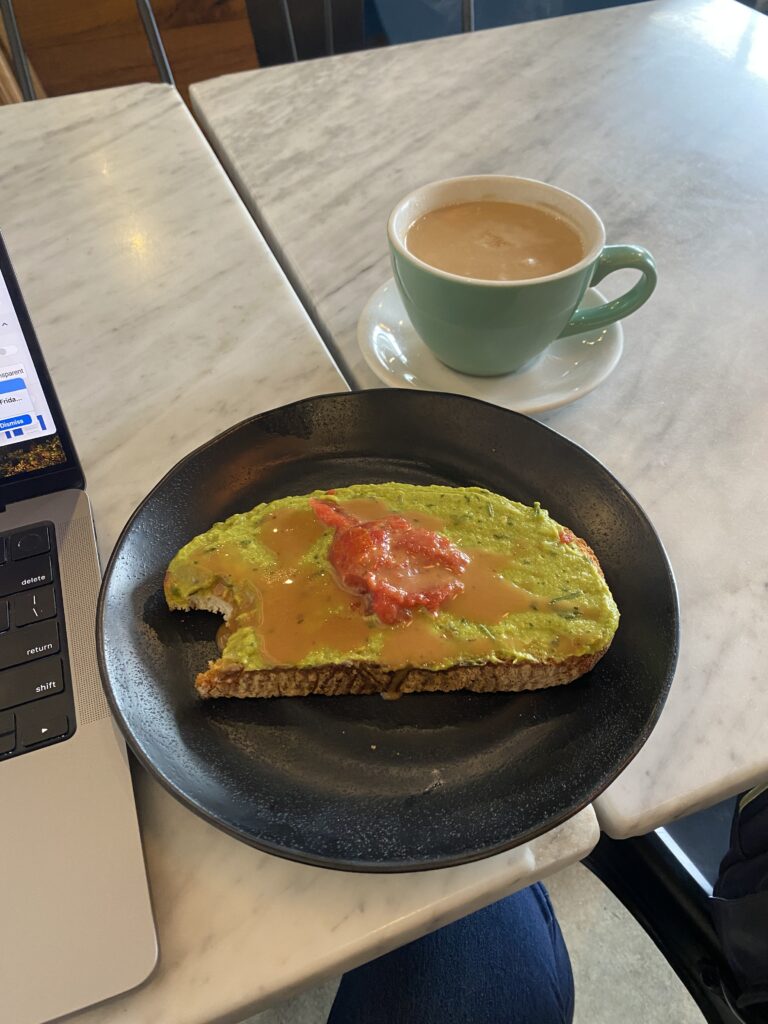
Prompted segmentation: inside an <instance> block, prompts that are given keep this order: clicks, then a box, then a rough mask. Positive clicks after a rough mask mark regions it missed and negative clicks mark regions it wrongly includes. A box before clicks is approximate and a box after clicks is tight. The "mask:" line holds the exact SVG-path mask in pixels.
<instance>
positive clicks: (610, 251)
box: [558, 245, 656, 338]
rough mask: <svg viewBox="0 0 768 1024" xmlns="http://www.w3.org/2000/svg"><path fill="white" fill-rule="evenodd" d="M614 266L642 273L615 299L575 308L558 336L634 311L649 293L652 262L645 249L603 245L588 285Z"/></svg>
mask: <svg viewBox="0 0 768 1024" xmlns="http://www.w3.org/2000/svg"><path fill="white" fill-rule="evenodd" d="M614 270H639V271H640V273H641V274H642V275H643V276H642V277H641V278H640V280H639V281H638V282H637V284H636V285H634V287H632V288H630V289H629V291H628V292H625V293H624V294H623V295H620V296H619V297H618V299H612V300H611V301H610V302H604V303H603V305H602V306H592V307H590V308H586V309H577V310H576V312H575V313H574V314H573V316H572V317H571V319H570V320H569V321H568V323H567V324H566V325H565V327H564V328H563V329H562V331H561V332H560V334H559V335H558V337H560V338H567V337H568V336H569V335H571V334H586V333H588V332H589V331H599V330H600V329H601V328H603V327H607V326H608V325H609V324H612V323H614V322H615V321H616V320H621V319H622V318H623V317H625V316H629V314H630V313H634V312H635V310H636V309H639V308H640V307H641V306H642V304H643V303H644V302H646V301H647V300H648V299H649V298H650V297H651V293H652V292H653V289H654V288H655V287H656V264H655V263H654V261H653V256H651V254H650V253H649V252H648V250H647V249H643V248H641V247H640V246H639V245H606V246H605V248H604V249H603V251H602V252H601V253H600V256H599V258H598V261H597V263H596V264H595V269H594V273H593V274H592V280H591V281H590V282H589V284H590V287H592V286H593V285H596V284H599V283H600V282H601V281H602V280H603V278H604V277H607V276H608V274H612V273H613V271H614Z"/></svg>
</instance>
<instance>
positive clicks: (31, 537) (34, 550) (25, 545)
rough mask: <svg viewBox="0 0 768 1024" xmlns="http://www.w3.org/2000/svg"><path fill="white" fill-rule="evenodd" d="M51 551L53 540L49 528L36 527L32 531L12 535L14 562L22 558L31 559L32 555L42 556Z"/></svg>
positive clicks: (12, 556)
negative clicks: (49, 534)
mask: <svg viewBox="0 0 768 1024" xmlns="http://www.w3.org/2000/svg"><path fill="white" fill-rule="evenodd" d="M50 550H51V539H50V537H49V536H48V527H47V526H35V527H34V528H33V529H31V530H24V531H22V532H19V533H12V534H11V558H12V559H13V560H14V562H17V561H18V560H19V559H21V558H31V557H32V555H42V554H43V553H44V552H46V551H50Z"/></svg>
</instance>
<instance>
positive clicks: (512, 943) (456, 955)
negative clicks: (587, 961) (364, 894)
mask: <svg viewBox="0 0 768 1024" xmlns="http://www.w3.org/2000/svg"><path fill="white" fill-rule="evenodd" d="M572 1017H573V976H572V974H571V967H570V961H569V959H568V953H567V951H566V948H565V943H564V942H563V938H562V935H561V933H560V929H559V926H558V924H557V920H556V919H555V916H554V913H553V911H552V908H551V905H550V904H549V899H548V897H547V895H546V892H545V890H544V889H543V887H532V888H530V889H525V890H523V891H522V892H520V893H516V894H515V895H514V896H510V897H508V898H507V899H505V900H501V901H500V902H499V903H495V904H493V905H492V906H490V907H486V908H485V909H484V910H481V911H478V912H477V913H475V914H471V915H470V916H469V917H466V918H463V919H462V920H460V921H456V922H454V923H453V924H451V925H448V926H446V927H445V928H441V929H440V930H439V931H437V932H433V933H432V934H430V935H426V936H425V937H424V938H423V939H418V940H417V941H416V942H413V943H410V944H409V945H408V946H404V947H402V948H401V949H398V950H395V951H394V952H393V953H390V954H388V955H387V956H384V957H380V958H379V959H378V960H374V961H372V962H371V963H370V964H366V965H365V966H363V967H360V968H358V969H357V970H356V971H352V972H350V973H349V974H347V975H345V977H344V978H343V979H342V983H341V986H340V988H339V993H338V995H337V997H336V1001H335V1002H334V1006H333V1009H332V1011H331V1016H330V1018H329V1024H414V1022H416V1021H418V1022H419V1024H465V1022H466V1024H570V1021H571V1020H572Z"/></svg>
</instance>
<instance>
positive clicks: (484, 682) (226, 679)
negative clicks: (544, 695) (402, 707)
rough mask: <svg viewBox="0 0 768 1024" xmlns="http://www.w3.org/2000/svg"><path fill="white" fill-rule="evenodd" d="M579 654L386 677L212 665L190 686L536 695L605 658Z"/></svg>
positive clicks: (232, 692)
mask: <svg viewBox="0 0 768 1024" xmlns="http://www.w3.org/2000/svg"><path fill="white" fill-rule="evenodd" d="M605 650H607V648H605V649H604V650H602V651H599V652H598V653H597V654H584V655H580V656H578V657H571V658H566V659H564V660H563V661H557V662H555V661H553V662H484V663H482V664H479V665H455V666H453V667H452V668H443V669H439V670H437V671H430V670H428V669H423V668H411V669H398V670H397V671H388V670H386V669H383V668H381V667H380V666H377V665H364V664H349V665H321V666H319V667H318V668H262V669H258V670H256V671H246V670H244V669H243V668H242V667H241V666H240V665H237V664H232V663H227V662H223V661H218V662H211V665H210V667H209V668H208V671H207V672H201V673H200V674H199V675H198V677H197V679H196V680H195V686H196V688H197V692H198V693H199V694H200V696H201V697H203V698H209V697H309V696H312V695H317V696H322V697H342V696H348V695H350V694H370V693H383V694H391V695H392V696H393V697H394V696H396V695H399V694H401V693H427V692H431V693H434V692H436V691H439V692H441V693H450V692H451V691H454V690H472V691H473V692H474V693H496V692H499V691H520V690H540V689H543V688H544V687H547V686H561V685H563V684H564V683H572V682H573V681H574V680H575V679H578V678H579V677H580V676H583V675H584V674H585V673H587V672H589V671H590V669H591V668H592V667H593V666H594V665H596V664H597V662H598V661H599V660H600V658H602V656H603V655H604V654H605Z"/></svg>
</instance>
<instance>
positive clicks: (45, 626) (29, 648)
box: [0, 622, 59, 669]
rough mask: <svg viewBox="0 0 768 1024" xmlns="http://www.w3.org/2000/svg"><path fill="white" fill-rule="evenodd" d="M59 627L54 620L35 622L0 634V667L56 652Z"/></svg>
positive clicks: (22, 662)
mask: <svg viewBox="0 0 768 1024" xmlns="http://www.w3.org/2000/svg"><path fill="white" fill-rule="evenodd" d="M58 650H59V627H58V625H57V623H56V622H35V623H33V624H32V625H31V626H25V627H24V629H14V630H11V631H10V632H9V633H3V634H2V635H0V669H4V668H11V666H12V665H23V664H25V663H26V662H28V661H36V660H37V659H38V658H45V657H47V656H48V655H49V654H57V653H58Z"/></svg>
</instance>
